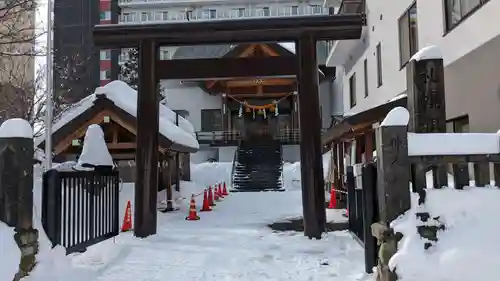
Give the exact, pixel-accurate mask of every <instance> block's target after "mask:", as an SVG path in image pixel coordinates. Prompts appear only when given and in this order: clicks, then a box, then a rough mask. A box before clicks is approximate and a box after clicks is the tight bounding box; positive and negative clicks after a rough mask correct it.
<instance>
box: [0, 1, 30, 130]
mask: <svg viewBox="0 0 500 281" xmlns="http://www.w3.org/2000/svg"><path fill="white" fill-rule="evenodd" d="M19 3H20V2H16V1H5V0H0V123H2V120H3V119H4V118H12V117H21V118H26V117H27V115H28V114H29V112H30V108H28V106H31V105H30V104H27V102H26V99H27V96H26V95H34V94H35V93H34V92H35V85H34V83H35V56H34V46H35V37H36V29H35V12H34V9H32V8H30V7H26V8H22V7H19Z"/></svg>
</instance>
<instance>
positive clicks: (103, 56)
mask: <svg viewBox="0 0 500 281" xmlns="http://www.w3.org/2000/svg"><path fill="white" fill-rule="evenodd" d="M100 57H101V60H110V59H111V51H110V50H101V52H100Z"/></svg>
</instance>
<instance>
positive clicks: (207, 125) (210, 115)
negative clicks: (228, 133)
mask: <svg viewBox="0 0 500 281" xmlns="http://www.w3.org/2000/svg"><path fill="white" fill-rule="evenodd" d="M201 131H203V132H213V131H222V114H221V110H220V109H202V110H201Z"/></svg>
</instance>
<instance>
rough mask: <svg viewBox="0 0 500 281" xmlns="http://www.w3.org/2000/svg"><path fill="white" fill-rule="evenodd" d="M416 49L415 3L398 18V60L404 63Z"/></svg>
mask: <svg viewBox="0 0 500 281" xmlns="http://www.w3.org/2000/svg"><path fill="white" fill-rule="evenodd" d="M417 51H418V28H417V4H416V3H413V5H412V6H411V7H410V8H409V9H408V11H406V13H405V14H404V15H403V16H402V17H401V18H399V62H400V64H401V67H403V66H404V65H406V63H407V62H408V61H409V60H410V58H411V56H413V55H414V54H415V53H416V52H417Z"/></svg>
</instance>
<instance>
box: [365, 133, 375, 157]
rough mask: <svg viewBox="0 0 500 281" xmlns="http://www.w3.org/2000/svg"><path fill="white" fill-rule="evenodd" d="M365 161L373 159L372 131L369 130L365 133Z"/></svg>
mask: <svg viewBox="0 0 500 281" xmlns="http://www.w3.org/2000/svg"><path fill="white" fill-rule="evenodd" d="M365 161H366V162H367V163H368V162H371V161H373V131H372V130H369V131H367V132H366V133H365Z"/></svg>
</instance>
